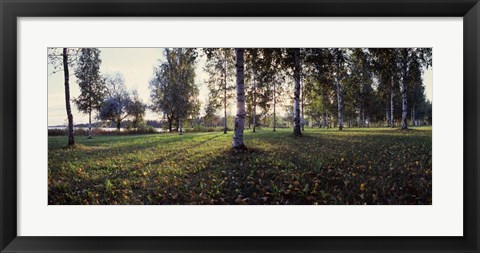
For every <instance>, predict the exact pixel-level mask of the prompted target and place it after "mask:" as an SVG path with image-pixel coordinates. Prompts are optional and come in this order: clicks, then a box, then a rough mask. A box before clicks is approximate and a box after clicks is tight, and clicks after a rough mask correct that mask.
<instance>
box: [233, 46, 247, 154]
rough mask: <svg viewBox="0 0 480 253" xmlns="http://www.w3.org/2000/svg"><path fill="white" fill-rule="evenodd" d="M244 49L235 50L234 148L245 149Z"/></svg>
mask: <svg viewBox="0 0 480 253" xmlns="http://www.w3.org/2000/svg"><path fill="white" fill-rule="evenodd" d="M243 54H244V49H243V48H235V67H236V79H237V80H236V82H237V116H236V117H235V129H234V133H233V144H232V147H233V148H236V149H241V148H245V144H244V143H243V129H244V128H245V80H244V68H243V63H244V59H243Z"/></svg>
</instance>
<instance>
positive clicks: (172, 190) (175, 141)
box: [48, 127, 432, 205]
mask: <svg viewBox="0 0 480 253" xmlns="http://www.w3.org/2000/svg"><path fill="white" fill-rule="evenodd" d="M291 137H292V133H291V129H278V131H277V132H272V131H271V130H259V131H258V132H257V133H256V134H253V133H250V132H247V133H246V134H245V136H244V139H245V142H246V143H247V144H248V147H249V148H248V149H247V150H240V151H234V150H231V149H230V148H228V147H229V146H230V144H231V135H225V134H222V133H186V134H185V135H183V136H179V135H174V134H168V133H165V134H157V135H143V136H99V137H97V138H95V139H87V138H86V137H79V138H77V139H78V140H77V142H78V144H77V145H76V146H75V147H74V148H68V149H67V148H63V147H64V145H65V140H66V137H49V142H48V170H49V173H48V195H49V197H48V203H49V204H328V205H330V204H392V205H395V204H432V131H431V127H421V128H413V129H412V130H409V131H400V130H395V129H390V128H352V129H350V128H346V129H345V131H342V132H339V131H337V130H326V129H310V128H306V129H305V132H304V137H303V138H297V139H292V138H291Z"/></svg>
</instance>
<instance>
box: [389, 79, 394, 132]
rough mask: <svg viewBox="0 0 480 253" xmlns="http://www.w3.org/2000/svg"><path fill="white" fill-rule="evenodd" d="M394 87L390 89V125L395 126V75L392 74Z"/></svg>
mask: <svg viewBox="0 0 480 253" xmlns="http://www.w3.org/2000/svg"><path fill="white" fill-rule="evenodd" d="M391 81H392V84H391V85H392V87H391V91H390V127H392V128H394V127H395V117H394V114H393V113H394V110H393V109H394V108H393V87H394V85H393V76H392V80H391Z"/></svg>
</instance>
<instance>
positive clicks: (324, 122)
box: [323, 110, 328, 129]
mask: <svg viewBox="0 0 480 253" xmlns="http://www.w3.org/2000/svg"><path fill="white" fill-rule="evenodd" d="M323 124H325V128H327V129H328V113H327V110H325V116H324V117H323Z"/></svg>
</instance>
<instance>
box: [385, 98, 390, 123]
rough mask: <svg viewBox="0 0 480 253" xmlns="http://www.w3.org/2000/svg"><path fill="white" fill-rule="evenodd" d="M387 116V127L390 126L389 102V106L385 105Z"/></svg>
mask: <svg viewBox="0 0 480 253" xmlns="http://www.w3.org/2000/svg"><path fill="white" fill-rule="evenodd" d="M385 117H386V119H387V127H390V112H389V110H388V103H387V106H385Z"/></svg>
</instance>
